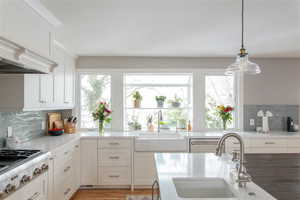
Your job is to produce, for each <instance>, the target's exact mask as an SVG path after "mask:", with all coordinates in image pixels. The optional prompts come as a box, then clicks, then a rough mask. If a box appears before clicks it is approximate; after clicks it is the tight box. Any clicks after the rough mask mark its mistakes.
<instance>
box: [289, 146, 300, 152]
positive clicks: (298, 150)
mask: <svg viewBox="0 0 300 200" xmlns="http://www.w3.org/2000/svg"><path fill="white" fill-rule="evenodd" d="M287 153H300V147H288V148H287Z"/></svg>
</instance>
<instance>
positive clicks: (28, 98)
mask: <svg viewBox="0 0 300 200" xmlns="http://www.w3.org/2000/svg"><path fill="white" fill-rule="evenodd" d="M39 108H40V75H37V74H25V75H24V110H34V109H39Z"/></svg>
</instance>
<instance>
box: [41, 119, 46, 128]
mask: <svg viewBox="0 0 300 200" xmlns="http://www.w3.org/2000/svg"><path fill="white" fill-rule="evenodd" d="M45 129H46V123H45V121H42V130H45Z"/></svg>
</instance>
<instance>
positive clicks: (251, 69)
mask: <svg viewBox="0 0 300 200" xmlns="http://www.w3.org/2000/svg"><path fill="white" fill-rule="evenodd" d="M236 72H241V73H245V74H251V75H255V74H260V73H261V70H260V67H259V66H258V65H257V64H256V63H253V62H251V61H249V59H248V54H244V55H241V54H239V55H238V56H237V58H236V61H235V63H233V64H231V65H229V66H228V67H227V69H226V72H225V74H226V75H233V74H235V73H236Z"/></svg>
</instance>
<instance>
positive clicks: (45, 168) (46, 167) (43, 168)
mask: <svg viewBox="0 0 300 200" xmlns="http://www.w3.org/2000/svg"><path fill="white" fill-rule="evenodd" d="M41 168H42V171H46V170H48V168H49V166H48V165H47V164H43V165H42V167H41Z"/></svg>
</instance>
